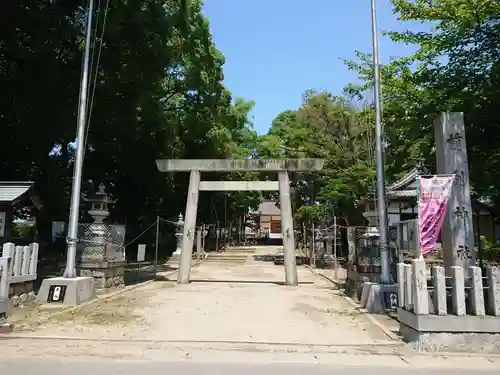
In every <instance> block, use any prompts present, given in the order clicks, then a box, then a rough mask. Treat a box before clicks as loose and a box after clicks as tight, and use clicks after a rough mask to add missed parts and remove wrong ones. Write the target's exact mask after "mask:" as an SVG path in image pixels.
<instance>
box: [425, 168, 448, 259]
mask: <svg viewBox="0 0 500 375" xmlns="http://www.w3.org/2000/svg"><path fill="white" fill-rule="evenodd" d="M454 179H455V176H454V175H449V176H433V177H419V179H418V223H419V228H418V229H419V241H420V254H421V255H425V254H427V253H429V252H431V251H432V250H434V248H435V247H436V243H437V239H438V235H439V232H440V231H441V226H442V225H443V220H444V217H445V215H446V207H447V205H448V200H449V198H450V193H451V187H452V185H453V180H454Z"/></svg>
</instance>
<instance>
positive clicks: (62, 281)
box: [36, 277, 96, 306]
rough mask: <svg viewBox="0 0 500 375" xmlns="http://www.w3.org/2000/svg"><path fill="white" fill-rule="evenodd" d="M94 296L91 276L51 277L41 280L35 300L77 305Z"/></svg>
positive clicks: (93, 282) (52, 303) (45, 302)
mask: <svg viewBox="0 0 500 375" xmlns="http://www.w3.org/2000/svg"><path fill="white" fill-rule="evenodd" d="M95 297H96V289H95V281H94V278H93V277H74V278H66V277H53V278H50V279H45V280H43V281H42V285H41V287H40V290H39V292H38V295H37V298H36V300H37V302H38V303H40V304H50V305H54V306H57V305H58V304H59V305H63V306H78V305H81V304H82V303H84V302H87V301H90V300H92V299H94V298H95Z"/></svg>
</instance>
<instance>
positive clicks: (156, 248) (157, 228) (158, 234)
mask: <svg viewBox="0 0 500 375" xmlns="http://www.w3.org/2000/svg"><path fill="white" fill-rule="evenodd" d="M159 237H160V217H159V216H157V217H156V238H155V277H156V272H157V271H158V240H159Z"/></svg>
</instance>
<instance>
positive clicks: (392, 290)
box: [359, 281, 398, 314]
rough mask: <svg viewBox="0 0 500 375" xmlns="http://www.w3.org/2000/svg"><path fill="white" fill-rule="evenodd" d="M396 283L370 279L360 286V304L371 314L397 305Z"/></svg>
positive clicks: (394, 308) (392, 308)
mask: <svg viewBox="0 0 500 375" xmlns="http://www.w3.org/2000/svg"><path fill="white" fill-rule="evenodd" d="M397 295H398V291H397V285H396V284H393V285H388V284H379V283H374V282H371V281H367V282H365V283H363V286H362V288H361V298H360V301H359V302H360V304H361V306H362V307H363V308H364V309H365V310H366V311H368V312H369V313H371V314H381V313H385V312H386V311H388V310H393V311H396V309H397V307H398V297H397Z"/></svg>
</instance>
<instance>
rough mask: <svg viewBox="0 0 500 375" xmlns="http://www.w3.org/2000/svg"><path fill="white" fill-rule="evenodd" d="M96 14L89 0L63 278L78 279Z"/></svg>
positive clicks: (91, 0) (92, 3)
mask: <svg viewBox="0 0 500 375" xmlns="http://www.w3.org/2000/svg"><path fill="white" fill-rule="evenodd" d="M93 13H94V0H89V7H88V15H87V29H86V31H85V32H86V35H85V47H84V52H83V67H82V79H81V83H80V95H79V98H78V123H77V134H76V142H75V145H76V156H75V166H74V167H73V184H72V188H71V206H70V210H69V224H68V237H67V238H66V242H67V244H68V253H67V256H66V268H65V270H64V274H63V277H66V278H75V277H76V269H75V263H76V243H77V241H78V238H77V236H78V216H79V211H80V190H81V187H82V170H83V158H84V154H85V153H84V151H85V150H84V149H85V125H86V124H87V106H88V104H87V103H88V86H89V70H90V45H91V38H92V16H93Z"/></svg>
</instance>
